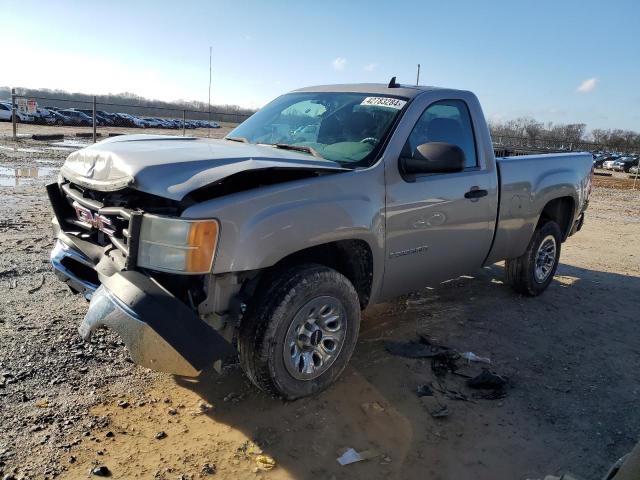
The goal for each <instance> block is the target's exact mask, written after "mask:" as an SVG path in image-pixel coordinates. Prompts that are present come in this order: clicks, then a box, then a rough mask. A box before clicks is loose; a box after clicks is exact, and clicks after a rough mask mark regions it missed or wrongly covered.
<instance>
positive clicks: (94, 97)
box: [93, 95, 96, 143]
mask: <svg viewBox="0 0 640 480" xmlns="http://www.w3.org/2000/svg"><path fill="white" fill-rule="evenodd" d="M93 143H96V96H95V95H94V96H93Z"/></svg>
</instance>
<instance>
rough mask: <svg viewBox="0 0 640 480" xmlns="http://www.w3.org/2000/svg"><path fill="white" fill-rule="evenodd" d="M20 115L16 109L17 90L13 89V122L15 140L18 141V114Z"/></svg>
mask: <svg viewBox="0 0 640 480" xmlns="http://www.w3.org/2000/svg"><path fill="white" fill-rule="evenodd" d="M17 113H18V111H17V108H16V89H15V88H12V89H11V121H12V123H13V139H14V140H17V139H18V136H17V134H16V114H17Z"/></svg>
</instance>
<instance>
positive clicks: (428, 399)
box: [417, 385, 449, 418]
mask: <svg viewBox="0 0 640 480" xmlns="http://www.w3.org/2000/svg"><path fill="white" fill-rule="evenodd" d="M417 393H418V397H420V402H421V403H422V406H423V407H424V408H425V409H426V410H427V411H428V412H429V414H430V415H431V416H432V417H433V418H444V417H448V416H449V409H448V408H447V406H446V405H445V404H444V403H442V402H441V401H440V400H439V399H438V397H437V396H436V395H435V394H434V391H433V389H432V388H431V387H430V386H429V385H421V386H420V387H418V391H417ZM421 393H422V395H421Z"/></svg>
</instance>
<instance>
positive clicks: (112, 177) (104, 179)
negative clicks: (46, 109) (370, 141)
mask: <svg viewBox="0 0 640 480" xmlns="http://www.w3.org/2000/svg"><path fill="white" fill-rule="evenodd" d="M267 168H286V169H310V170H316V171H326V170H336V171H339V170H344V168H343V167H341V166H340V164H338V163H336V162H333V161H331V160H323V159H319V158H314V157H312V156H311V155H308V154H306V153H302V152H295V151H291V150H282V149H277V148H274V147H270V146H259V145H253V144H248V143H239V142H232V141H229V140H215V139H207V138H195V137H177V136H165V135H122V136H117V137H113V138H109V139H106V140H103V141H101V142H98V143H96V144H94V145H91V146H89V147H86V148H83V149H82V150H78V151H77V152H74V153H72V154H71V155H69V157H68V158H67V160H66V161H65V163H64V165H63V166H62V169H61V171H60V172H61V173H62V175H63V176H64V177H65V178H67V179H69V180H71V181H73V182H75V183H77V184H79V185H82V186H84V187H87V188H91V189H94V190H99V191H115V190H120V189H122V188H125V187H128V186H130V187H132V188H135V189H136V190H139V191H142V192H146V193H151V194H153V195H158V196H161V197H165V198H169V199H172V200H181V199H182V198H184V196H185V195H187V194H188V193H190V192H192V191H194V190H196V189H198V188H200V187H204V186H206V185H209V184H212V183H215V182H218V181H220V180H222V179H223V178H225V177H228V176H230V175H234V174H236V173H240V172H242V171H246V170H261V169H267Z"/></svg>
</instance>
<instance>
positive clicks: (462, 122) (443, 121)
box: [403, 100, 478, 168]
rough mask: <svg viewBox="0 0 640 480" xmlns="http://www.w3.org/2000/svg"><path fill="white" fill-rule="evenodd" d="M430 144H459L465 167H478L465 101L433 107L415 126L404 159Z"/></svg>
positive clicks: (405, 147) (437, 104)
mask: <svg viewBox="0 0 640 480" xmlns="http://www.w3.org/2000/svg"><path fill="white" fill-rule="evenodd" d="M430 142H444V143H450V144H453V145H457V146H458V147H460V148H461V149H462V151H463V152H464V158H465V168H473V167H477V166H478V160H477V156H476V145H475V140H474V136H473V127H472V125H471V117H470V115H469V109H468V108H467V105H466V104H465V103H464V102H463V101H461V100H442V101H439V102H436V103H433V104H431V105H430V106H429V107H428V108H427V109H426V110H425V111H424V113H423V114H422V115H421V116H420V119H419V120H418V122H417V123H416V125H415V127H413V130H412V131H411V134H410V135H409V138H408V139H407V143H406V144H405V146H404V149H403V156H413V152H414V151H415V149H416V148H417V147H418V145H422V144H423V143H430Z"/></svg>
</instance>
